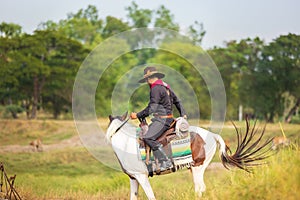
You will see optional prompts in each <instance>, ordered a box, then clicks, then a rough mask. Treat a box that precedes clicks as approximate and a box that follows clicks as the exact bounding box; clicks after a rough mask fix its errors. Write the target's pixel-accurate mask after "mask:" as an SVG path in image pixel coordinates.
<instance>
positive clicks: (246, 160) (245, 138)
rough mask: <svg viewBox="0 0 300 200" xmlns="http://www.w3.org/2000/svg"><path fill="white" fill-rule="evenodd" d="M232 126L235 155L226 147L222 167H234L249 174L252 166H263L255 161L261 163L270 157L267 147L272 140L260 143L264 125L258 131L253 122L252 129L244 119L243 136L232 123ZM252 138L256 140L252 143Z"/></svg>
mask: <svg viewBox="0 0 300 200" xmlns="http://www.w3.org/2000/svg"><path fill="white" fill-rule="evenodd" d="M232 123H233V122H232ZM233 126H234V128H235V131H236V136H237V142H238V144H237V147H236V150H235V153H233V154H232V153H231V150H230V148H229V147H228V146H226V150H225V152H222V154H221V160H222V164H223V165H224V167H225V168H227V169H229V166H236V167H238V168H240V169H242V170H245V171H247V172H251V169H252V167H253V166H257V165H262V164H265V163H261V162H257V161H261V160H263V159H266V158H268V157H269V156H271V154H269V152H270V150H271V146H270V147H267V146H268V145H269V144H270V143H271V142H272V140H273V138H270V139H267V140H266V141H265V142H261V140H262V137H263V135H264V133H265V128H266V125H265V126H264V127H263V129H262V130H261V131H260V129H258V128H256V127H255V126H256V121H255V122H254V125H253V127H251V126H250V122H249V120H248V119H246V130H245V134H244V135H243V134H242V131H241V129H238V128H237V126H236V125H235V124H234V123H233ZM254 136H257V137H256V140H254V141H253V142H252V140H253V139H255V138H254ZM228 152H229V154H228Z"/></svg>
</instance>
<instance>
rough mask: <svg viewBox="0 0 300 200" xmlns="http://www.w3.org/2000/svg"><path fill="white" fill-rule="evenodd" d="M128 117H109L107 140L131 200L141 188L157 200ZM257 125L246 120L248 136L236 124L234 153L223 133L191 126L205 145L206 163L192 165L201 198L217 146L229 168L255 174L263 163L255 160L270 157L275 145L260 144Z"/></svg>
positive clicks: (190, 128) (195, 150) (196, 189)
mask: <svg viewBox="0 0 300 200" xmlns="http://www.w3.org/2000/svg"><path fill="white" fill-rule="evenodd" d="M126 118H127V113H125V114H124V115H122V116H116V117H113V116H111V115H110V116H109V120H110V122H109V126H108V129H107V132H106V140H107V141H108V142H109V143H110V144H111V146H112V148H113V150H114V153H115V155H116V157H117V159H118V161H119V163H120V165H121V168H122V170H123V172H124V173H126V174H127V175H128V176H129V178H130V199H131V200H134V199H137V197H138V188H139V185H140V186H141V187H142V188H143V190H144V192H145V194H146V196H147V198H148V199H151V200H152V199H155V195H154V193H153V190H152V187H151V185H150V182H149V179H148V175H149V172H148V169H147V167H146V164H145V163H144V162H143V160H142V159H141V155H140V151H139V148H138V140H137V136H136V127H135V126H134V125H132V124H130V123H127V121H128V120H129V119H130V118H128V119H127V120H126ZM255 124H256V123H255ZM255 124H254V126H253V127H252V128H251V127H250V123H249V121H248V120H246V130H245V134H242V133H241V130H240V129H238V128H237V127H236V126H235V125H234V127H235V130H236V135H237V147H236V150H235V152H234V153H232V152H231V150H230V148H229V147H228V146H226V144H225V142H224V140H223V138H222V137H221V136H220V135H219V134H215V133H212V132H210V131H208V130H206V129H203V128H200V127H197V126H190V127H189V132H190V133H194V134H196V135H198V136H201V138H203V140H204V142H205V145H204V148H205V159H204V161H202V162H201V165H192V166H190V170H191V172H192V177H193V182H194V190H195V194H196V195H197V196H198V197H201V196H202V193H203V192H204V191H205V190H206V185H205V183H204V179H203V176H204V172H205V169H206V168H207V166H208V165H209V163H210V162H211V160H212V158H213V156H214V154H215V152H216V149H217V146H219V152H220V158H221V162H222V164H223V166H224V167H225V168H226V169H231V167H238V168H239V169H242V170H245V171H247V172H252V168H253V167H254V166H257V165H261V164H263V163H261V162H255V161H261V160H263V159H265V158H267V157H269V154H268V152H269V151H270V149H271V148H267V145H268V144H270V143H271V142H272V139H268V140H266V141H265V142H263V143H260V141H261V140H262V137H263V135H264V132H265V131H264V130H265V128H264V129H263V130H262V131H261V132H259V131H257V129H255ZM256 134H259V136H258V137H256V138H255V139H254V136H255V135H256ZM253 140H254V141H253ZM193 141H195V140H191V147H193V146H194V147H193V148H191V150H192V154H193V157H194V156H195V155H197V153H198V152H197V150H199V148H197V145H195V144H193ZM259 144H260V145H259ZM195 146H196V148H195ZM265 147H266V148H265Z"/></svg>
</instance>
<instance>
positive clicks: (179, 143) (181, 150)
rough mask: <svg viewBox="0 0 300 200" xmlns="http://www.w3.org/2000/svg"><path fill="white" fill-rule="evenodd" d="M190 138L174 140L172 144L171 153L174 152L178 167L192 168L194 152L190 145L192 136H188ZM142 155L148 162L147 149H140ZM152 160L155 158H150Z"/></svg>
mask: <svg viewBox="0 0 300 200" xmlns="http://www.w3.org/2000/svg"><path fill="white" fill-rule="evenodd" d="M187 135H188V136H186V137H184V138H180V139H173V140H172V141H171V142H170V144H171V145H170V146H171V152H172V160H173V162H174V165H175V166H176V167H180V168H182V167H184V166H188V167H189V166H190V164H191V163H192V162H193V159H192V151H191V145H190V141H191V138H190V134H187ZM140 153H141V157H142V160H143V161H145V160H146V150H145V148H143V147H142V148H140ZM150 159H151V160H152V161H153V160H154V158H153V156H151V157H150Z"/></svg>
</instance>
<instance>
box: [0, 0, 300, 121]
mask: <svg viewBox="0 0 300 200" xmlns="http://www.w3.org/2000/svg"><path fill="white" fill-rule="evenodd" d="M125 10H126V12H127V20H124V19H119V18H116V17H113V16H106V18H105V19H101V18H100V17H99V15H98V10H97V8H96V7H95V6H92V5H89V6H88V7H87V8H86V9H80V10H79V11H78V12H76V13H70V14H68V15H67V18H66V19H62V20H60V21H59V22H53V21H46V22H43V23H41V24H40V25H39V26H38V28H37V29H36V30H35V31H34V32H33V33H32V34H27V33H23V32H22V27H21V26H19V25H17V24H13V23H5V22H2V23H1V24H0V75H1V82H0V104H1V109H2V113H9V114H10V115H11V117H13V118H17V117H18V113H26V116H27V118H28V119H34V118H37V117H38V113H39V110H43V111H46V112H50V113H52V115H53V117H54V118H58V117H59V116H60V115H61V114H63V113H65V112H71V107H72V106H71V103H72V90H73V84H74V79H75V76H76V73H77V71H78V69H79V67H80V65H81V63H82V62H83V60H84V59H85V58H86V56H87V55H88V53H89V52H90V51H91V50H92V49H93V48H95V47H96V46H97V44H99V43H100V42H101V41H103V40H105V39H106V38H109V37H110V36H112V35H114V34H116V33H120V32H123V31H126V30H130V29H132V28H140V27H150V26H155V27H162V28H168V29H172V30H175V31H179V30H180V27H179V25H178V23H176V22H175V21H174V15H173V14H172V13H171V12H170V11H169V10H168V9H167V8H166V7H164V6H160V7H159V8H158V9H156V10H150V9H141V8H139V7H138V5H137V4H136V3H135V2H132V4H131V5H130V6H128V7H127V8H125ZM205 33H206V32H205V30H204V27H203V24H202V23H199V22H195V23H194V24H192V25H190V26H189V28H188V29H187V30H186V34H187V35H188V36H189V37H190V38H191V40H192V41H193V42H194V45H201V42H202V40H203V38H204V36H205ZM168 45H173V46H174V48H178V49H180V48H184V49H189V51H191V52H193V51H197V50H194V49H193V47H192V46H184V47H183V46H182V44H180V43H170V44H168ZM299 46H300V36H299V35H296V34H292V33H290V34H287V35H281V36H279V37H278V38H275V39H274V40H273V41H272V42H270V43H268V44H266V43H265V42H264V41H263V40H261V39H260V38H258V37H256V38H252V39H251V38H246V39H242V40H240V41H228V42H226V45H225V46H224V47H213V48H211V49H209V50H207V52H208V54H209V55H210V56H211V57H212V59H213V61H214V62H215V63H216V65H217V67H218V69H219V71H220V73H221V76H222V78H223V81H224V85H225V89H226V95H227V114H226V117H227V119H237V118H238V115H239V112H238V111H239V110H240V111H241V110H243V115H245V114H247V115H249V116H253V117H256V118H260V119H265V120H267V121H270V122H273V121H274V120H285V121H288V122H290V121H292V120H294V119H296V118H295V115H297V113H298V112H299V110H298V108H299V104H300V84H299V83H300V49H299ZM195 53H196V52H195ZM108 56H109V55H108ZM174 56H175V55H172V54H170V53H167V52H159V51H157V50H153V49H149V50H145V51H142V52H132V53H129V54H128V55H124V56H122V57H120V58H118V59H117V60H116V61H115V62H114V63H112V64H111V65H112V67H111V68H109V70H108V71H107V73H105V75H104V76H103V78H104V79H105V84H106V85H105V86H104V87H103V85H102V86H101V85H99V87H98V92H97V93H96V110H97V112H99V113H101V114H102V113H105V114H107V115H108V114H110V112H111V110H110V109H109V105H110V100H109V99H110V97H111V96H110V95H111V91H112V90H113V87H114V85H115V84H116V80H117V79H118V77H120V76H122V75H123V74H124V72H126V70H128V69H130V66H136V65H140V64H145V63H147V62H156V63H164V64H165V65H168V66H171V67H172V68H174V69H175V70H176V71H178V72H179V73H181V74H183V75H184V76H185V77H186V79H187V80H188V81H189V83H190V84H191V85H192V87H193V89H194V90H195V93H196V95H197V98H198V100H199V102H200V103H199V109H200V110H201V115H202V118H209V117H210V107H211V105H210V96H209V93H208V91H207V89H206V85H205V82H204V81H203V80H201V79H199V78H197V77H195V76H194V74H195V71H194V70H193V67H192V66H191V65H190V64H189V63H188V62H187V61H185V60H183V59H182V60H180V59H178V58H176V59H175V57H174ZM125 66H127V67H125ZM135 95H136V96H145V98H144V97H142V98H141V97H136V98H135V100H134V101H133V102H131V104H132V107H134V108H142V107H143V106H145V102H146V103H147V97H148V94H147V90H141V91H137V94H135ZM192 112H193V108H190V113H191V114H190V116H191V117H192V116H193V113H192Z"/></svg>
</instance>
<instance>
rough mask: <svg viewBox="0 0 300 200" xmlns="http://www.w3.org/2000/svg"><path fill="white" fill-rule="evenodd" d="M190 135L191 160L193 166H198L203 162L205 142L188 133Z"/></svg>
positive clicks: (198, 136) (197, 136)
mask: <svg viewBox="0 0 300 200" xmlns="http://www.w3.org/2000/svg"><path fill="white" fill-rule="evenodd" d="M190 135H191V150H192V158H193V161H194V163H193V166H200V165H202V164H203V162H204V160H205V149H204V145H205V142H204V140H203V139H202V137H201V136H200V135H199V134H197V133H194V132H191V133H190Z"/></svg>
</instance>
